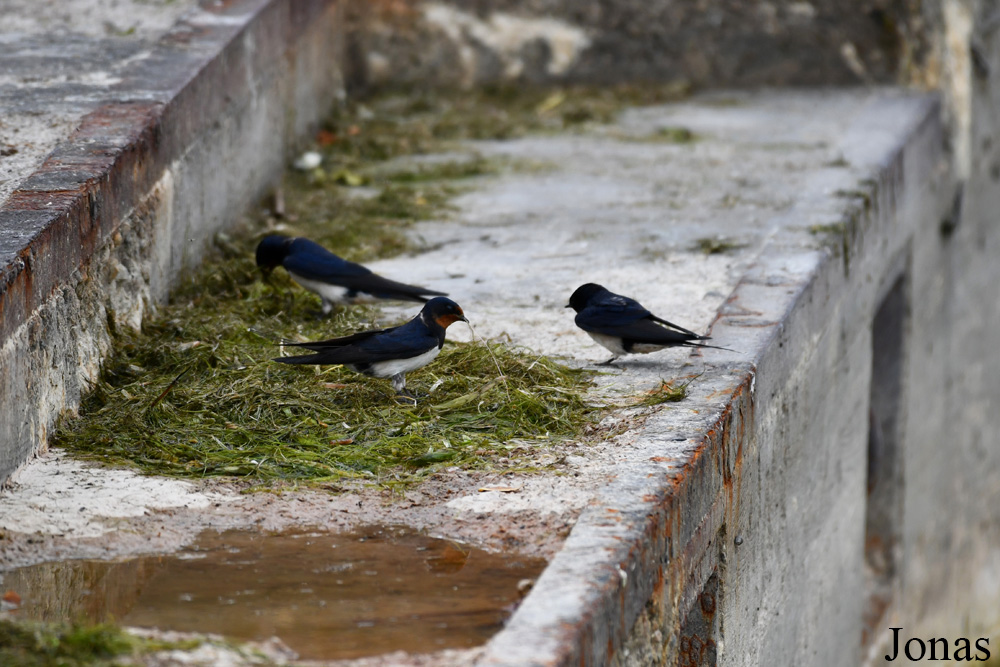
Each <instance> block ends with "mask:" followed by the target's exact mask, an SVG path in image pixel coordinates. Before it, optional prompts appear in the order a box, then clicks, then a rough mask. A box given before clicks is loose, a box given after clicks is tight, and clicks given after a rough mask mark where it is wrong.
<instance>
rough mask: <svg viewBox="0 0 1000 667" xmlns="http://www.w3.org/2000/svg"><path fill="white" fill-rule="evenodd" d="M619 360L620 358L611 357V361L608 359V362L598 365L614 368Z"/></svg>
mask: <svg viewBox="0 0 1000 667" xmlns="http://www.w3.org/2000/svg"><path fill="white" fill-rule="evenodd" d="M617 360H618V357H611V358H610V359H608V360H607V361H602V362H601V363H599V364H597V365H598V366H612V367H613V366H614V365H615V362H616V361H617Z"/></svg>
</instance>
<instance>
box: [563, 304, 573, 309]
mask: <svg viewBox="0 0 1000 667" xmlns="http://www.w3.org/2000/svg"><path fill="white" fill-rule="evenodd" d="M572 307H573V306H571V305H570V304H568V303H567V304H566V305H565V306H563V308H572Z"/></svg>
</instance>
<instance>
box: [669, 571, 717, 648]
mask: <svg viewBox="0 0 1000 667" xmlns="http://www.w3.org/2000/svg"><path fill="white" fill-rule="evenodd" d="M718 602H719V573H718V571H715V572H713V573H712V576H710V577H709V578H708V580H707V581H706V582H705V585H704V586H702V589H701V593H700V594H699V595H698V597H697V598H696V599H695V601H694V603H693V604H692V605H691V608H690V609H688V610H687V613H686V614H685V615H684V621H683V624H682V625H681V643H680V651H679V652H678V654H677V662H676V665H677V667H715V665H717V664H718V659H719V655H718V647H717V639H718V635H719V615H718V613H716V612H717V611H718Z"/></svg>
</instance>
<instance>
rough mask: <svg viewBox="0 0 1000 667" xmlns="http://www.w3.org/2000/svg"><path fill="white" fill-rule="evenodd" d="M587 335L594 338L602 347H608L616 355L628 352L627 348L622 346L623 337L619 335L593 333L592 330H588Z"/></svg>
mask: <svg viewBox="0 0 1000 667" xmlns="http://www.w3.org/2000/svg"><path fill="white" fill-rule="evenodd" d="M587 335H588V336H590V337H591V338H593V339H594V342H595V343H597V344H598V345H601V346H602V347H606V348H607V349H608V351H610V352H611V354H614V355H616V356H618V355H622V354H628V352H626V351H625V348H624V347H622V339H621V338H619V337H617V336H606V335H604V334H599V333H593V332H591V331H588V332H587Z"/></svg>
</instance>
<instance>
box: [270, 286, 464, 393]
mask: <svg viewBox="0 0 1000 667" xmlns="http://www.w3.org/2000/svg"><path fill="white" fill-rule="evenodd" d="M458 321H462V322H466V323H468V321H469V320H467V319H465V313H463V312H462V309H461V308H460V307H459V305H458V304H457V303H455V302H454V301H452V300H451V299H446V298H444V297H440V296H439V297H435V298H433V299H431V300H430V301H428V302H427V303H426V304H424V307H423V309H422V310H421V311H420V313H419V314H418V315H417V316H416V317H414V318H413V319H412V320H410V321H409V322H407V323H406V324H403V325H400V326H398V327H391V328H389V329H377V330H375V331H363V332H361V333H356V334H352V335H350V336H344V337H343V338H334V339H331V340H321V341H317V342H314V343H285V345H286V346H291V347H304V348H306V349H308V350H312V351H313V352H315V353H316V354H304V355H301V356H297V357H278V358H277V359H275V361H280V362H281V363H283V364H320V365H326V364H339V365H343V366H346V367H348V368H350V369H351V370H352V371H354V372H355V373H361V374H363V375H368V376H370V377H377V378H391V379H392V388H393V389H395V390H396V393H397V394H400V395H402V396H406V397H408V398H411V399H412V398H413V395H412V394H410V393H408V392H407V391H406V373H409V372H410V371H415V370H417V369H418V368H423V367H424V366H426V365H427V364H429V363H430V362H431V361H433V360H434V357H436V356H437V355H438V353H439V352H441V348H442V347H443V346H444V334H445V330H446V329H447V328H448V326H449V325H450V324H452V323H453V322H458Z"/></svg>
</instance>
